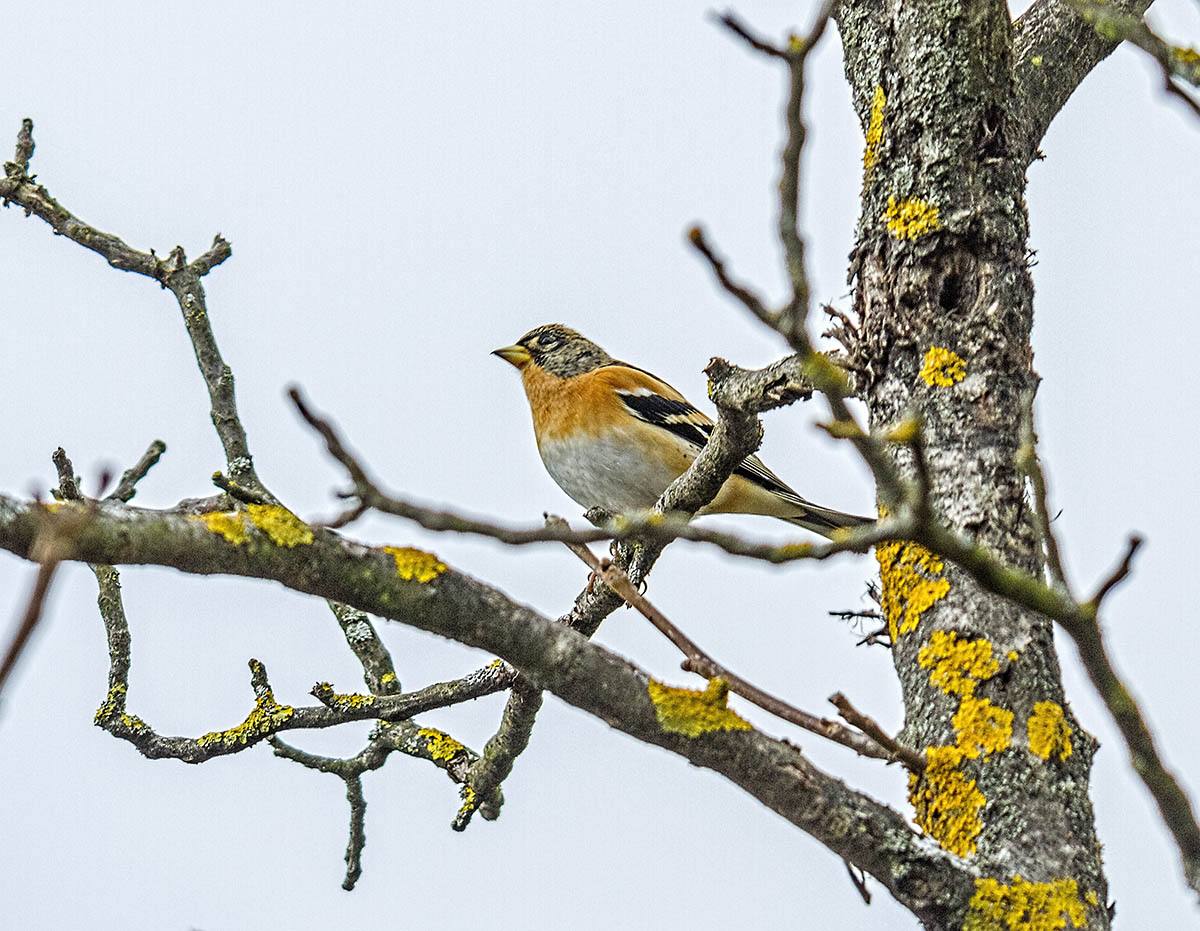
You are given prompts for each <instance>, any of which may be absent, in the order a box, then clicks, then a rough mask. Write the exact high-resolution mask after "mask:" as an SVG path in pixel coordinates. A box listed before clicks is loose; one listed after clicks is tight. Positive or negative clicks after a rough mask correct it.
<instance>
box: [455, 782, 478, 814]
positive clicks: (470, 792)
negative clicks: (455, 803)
mask: <svg viewBox="0 0 1200 931" xmlns="http://www.w3.org/2000/svg"><path fill="white" fill-rule="evenodd" d="M458 795H459V798H461V799H462V802H463V803H462V807H460V808H459V809H458V817H459V818H465V817H466V816H467V815H469V814H471V812H473V811H474V810H475V809H476V808H478V807H479V797H478V795H476V793H475V790H474V789H472V788H471V787H470V786H463V787H462V788H461V789H459V790H458Z"/></svg>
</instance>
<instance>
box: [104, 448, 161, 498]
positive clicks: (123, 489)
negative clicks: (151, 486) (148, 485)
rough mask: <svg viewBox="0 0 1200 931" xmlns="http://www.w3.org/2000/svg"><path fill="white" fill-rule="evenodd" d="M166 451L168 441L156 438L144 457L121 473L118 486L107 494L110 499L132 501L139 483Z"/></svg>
mask: <svg viewBox="0 0 1200 931" xmlns="http://www.w3.org/2000/svg"><path fill="white" fill-rule="evenodd" d="M166 451H167V444H166V443H164V442H163V441H162V440H154V441H153V442H152V443H151V444H150V445H149V447H147V449H146V451H145V452H144V453H142V458H141V459H139V460H138V461H137V462H136V463H134V464H133V466H132V467H131V468H128V469H126V470H125V471H124V472H123V473H122V474H121V480H120V481H119V482H117V487H116V488H114V489H113V490H112V491H111V492H110V493H109V494H108V495H107V498H108V500H110V501H124V502H128V501H131V500H132V499H133V496H134V495H135V494H137V483H138V482H140V481H141V480H142V479H143V478H145V477H146V473H147V472H149V471H150V470H151V469H152V468H154V466H155V465H156V464H157V463H158V460H159V459H160V458H161V457H162V454H163V453H165V452H166Z"/></svg>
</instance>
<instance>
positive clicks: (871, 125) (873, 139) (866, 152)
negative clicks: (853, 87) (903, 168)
mask: <svg viewBox="0 0 1200 931" xmlns="http://www.w3.org/2000/svg"><path fill="white" fill-rule="evenodd" d="M885 106H887V95H886V94H885V93H884V92H883V88H882V87H881V86H880V85H878V84H876V85H875V96H874V99H873V100H872V101H871V119H870V121H869V122H868V123H867V145H866V148H864V149H863V180H864V181H865V180H866V179H867V178H869V177H870V175H871V169H872V168H874V167H875V163H876V162H877V161H879V143H880V142H882V141H883V108H884V107H885Z"/></svg>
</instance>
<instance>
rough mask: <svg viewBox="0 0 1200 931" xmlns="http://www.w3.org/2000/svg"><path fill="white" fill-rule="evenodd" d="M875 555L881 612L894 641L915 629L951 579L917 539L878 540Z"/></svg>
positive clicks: (935, 558) (943, 594)
mask: <svg viewBox="0 0 1200 931" xmlns="http://www.w3.org/2000/svg"><path fill="white" fill-rule="evenodd" d="M881 516H882V515H881ZM875 558H876V559H877V560H878V561H879V581H880V582H881V583H882V588H883V593H882V608H883V616H884V617H885V618H887V623H888V632H889V633H890V634H891V636H892V640H893V641H895V640H896V639H898V638H899V636H900V635H901V634H907V633H909V632H910V631H914V630H916V629H917V624H918V623H920V620H921V615H922V614H924V613H925V612H926V611H927V610H929V608H930V607H932V606H933V604H934V603H935V602H937V601H940V600H941V599H942V598H945V597H946V594H947V593H948V592H949V591H950V582H949V580H947V579H946V578H945V577H944V576H943V575H942V570H943V568H944V565H943V563H942V560H941V557H939V556H936V555H934V554H933V553H931V552H930V551H929V550H927V549H926V548H925V547H923V546H921V545H920V544H919V543H884V544H881V545H880V546H877V547H875Z"/></svg>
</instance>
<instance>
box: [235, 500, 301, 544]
mask: <svg viewBox="0 0 1200 931" xmlns="http://www.w3.org/2000/svg"><path fill="white" fill-rule="evenodd" d="M246 512H247V513H248V514H249V515H250V523H252V524H254V526H255V527H257V528H258V529H259V530H261V531H263V532H264V533H266V535H267V536H268V537H270V538H271V542H272V543H274V544H275V545H276V546H288V547H291V546H300V545H302V544H303V545H307V544H309V543H312V541H313V532H312V530H311V529H310V528H309V526H308V524H306V523H304V521H302V520H301V519H300V518H299V517H297V516H296V515H295V514H293V513H292V512H291V511H289V510H288V509H287V508H285V507H282V506H280V505H278V504H251V505H249V506H248V507H247V508H246Z"/></svg>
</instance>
